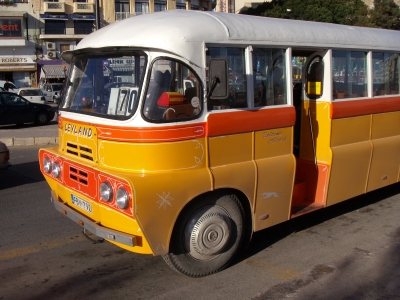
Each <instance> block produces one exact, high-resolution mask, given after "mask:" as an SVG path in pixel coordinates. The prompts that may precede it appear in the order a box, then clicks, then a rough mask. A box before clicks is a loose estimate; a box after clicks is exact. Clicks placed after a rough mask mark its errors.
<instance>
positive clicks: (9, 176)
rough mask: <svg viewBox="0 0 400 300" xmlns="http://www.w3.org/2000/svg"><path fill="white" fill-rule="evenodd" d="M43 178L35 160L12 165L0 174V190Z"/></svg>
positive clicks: (39, 180)
mask: <svg viewBox="0 0 400 300" xmlns="http://www.w3.org/2000/svg"><path fill="white" fill-rule="evenodd" d="M44 180H45V179H44V177H43V175H42V173H41V172H40V167H39V164H38V162H37V161H33V162H28V163H23V164H17V165H12V166H11V167H10V168H9V169H8V170H7V171H5V172H4V173H2V174H0V191H1V190H5V189H9V188H13V187H17V186H21V185H25V184H29V183H35V182H41V181H44Z"/></svg>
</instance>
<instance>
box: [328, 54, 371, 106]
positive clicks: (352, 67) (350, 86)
mask: <svg viewBox="0 0 400 300" xmlns="http://www.w3.org/2000/svg"><path fill="white" fill-rule="evenodd" d="M332 72H333V98H334V99H342V98H358V97H367V78H368V76H367V74H366V73H367V53H366V52H360V51H339V50H335V51H332Z"/></svg>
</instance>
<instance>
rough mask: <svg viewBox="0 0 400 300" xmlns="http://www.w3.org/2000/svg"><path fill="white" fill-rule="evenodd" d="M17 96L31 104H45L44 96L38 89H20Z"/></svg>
mask: <svg viewBox="0 0 400 300" xmlns="http://www.w3.org/2000/svg"><path fill="white" fill-rule="evenodd" d="M17 94H18V95H20V96H22V97H24V98H25V99H26V100H28V101H29V102H32V103H40V104H46V103H47V101H46V98H45V94H44V93H43V91H42V90H41V89H40V88H20V89H19V90H18V93H17Z"/></svg>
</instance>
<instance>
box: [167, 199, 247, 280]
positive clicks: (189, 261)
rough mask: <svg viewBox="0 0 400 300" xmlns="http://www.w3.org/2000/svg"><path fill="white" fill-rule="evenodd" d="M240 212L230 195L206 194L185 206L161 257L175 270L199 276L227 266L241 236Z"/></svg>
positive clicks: (241, 216) (191, 275)
mask: <svg viewBox="0 0 400 300" xmlns="http://www.w3.org/2000/svg"><path fill="white" fill-rule="evenodd" d="M244 223H245V222H244V211H243V207H242V205H241V203H240V201H239V199H238V198H237V197H236V195H234V194H226V193H221V192H217V193H215V192H214V193H210V194H208V195H204V196H203V197H201V198H200V199H197V200H196V201H195V202H193V203H191V204H189V205H188V206H187V207H186V208H185V209H184V210H183V211H182V213H181V215H180V216H179V218H178V221H177V224H176V226H175V228H174V232H173V235H172V238H171V243H170V253H168V254H165V255H163V258H164V260H165V261H166V263H167V264H168V265H169V266H170V267H171V268H172V269H174V270H175V271H177V272H179V273H182V274H184V275H186V276H189V277H203V276H207V275H210V274H213V273H216V272H219V271H221V270H223V269H224V268H226V267H227V265H228V264H229V262H230V261H231V260H232V258H233V257H234V255H235V254H236V253H237V252H238V250H239V249H240V246H241V243H242V240H243V236H244V234H243V233H244Z"/></svg>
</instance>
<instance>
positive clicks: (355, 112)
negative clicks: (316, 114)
mask: <svg viewBox="0 0 400 300" xmlns="http://www.w3.org/2000/svg"><path fill="white" fill-rule="evenodd" d="M331 108H332V109H331V119H340V118H348V117H356V116H362V115H369V114H377V113H385V112H391V111H396V110H400V97H399V96H396V97H379V98H373V99H371V98H369V99H365V100H350V101H338V102H332V103H331Z"/></svg>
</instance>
